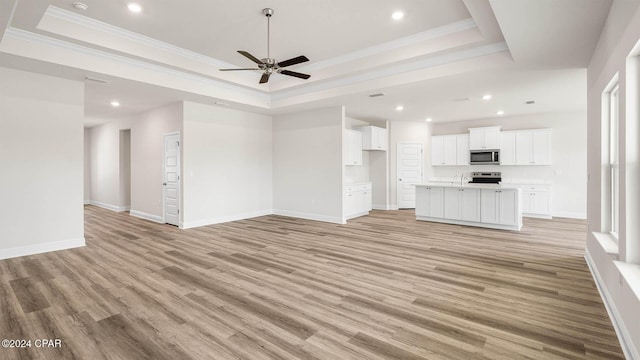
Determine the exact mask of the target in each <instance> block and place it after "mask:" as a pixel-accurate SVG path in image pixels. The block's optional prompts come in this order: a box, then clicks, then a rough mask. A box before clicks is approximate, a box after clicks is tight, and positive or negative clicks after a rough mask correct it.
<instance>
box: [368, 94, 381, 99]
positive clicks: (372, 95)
mask: <svg viewBox="0 0 640 360" xmlns="http://www.w3.org/2000/svg"><path fill="white" fill-rule="evenodd" d="M380 96H384V94H383V93H377V94H371V95H369V97H370V98H374V97H380Z"/></svg>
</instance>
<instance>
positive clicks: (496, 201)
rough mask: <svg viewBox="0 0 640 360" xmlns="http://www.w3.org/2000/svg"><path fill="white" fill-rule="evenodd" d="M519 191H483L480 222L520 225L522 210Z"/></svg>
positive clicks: (481, 193)
mask: <svg viewBox="0 0 640 360" xmlns="http://www.w3.org/2000/svg"><path fill="white" fill-rule="evenodd" d="M518 199H519V197H518V189H482V190H481V192H480V214H481V216H480V221H481V222H483V223H489V224H500V225H518V221H519V220H520V219H521V218H522V208H521V205H520V204H519V202H518Z"/></svg>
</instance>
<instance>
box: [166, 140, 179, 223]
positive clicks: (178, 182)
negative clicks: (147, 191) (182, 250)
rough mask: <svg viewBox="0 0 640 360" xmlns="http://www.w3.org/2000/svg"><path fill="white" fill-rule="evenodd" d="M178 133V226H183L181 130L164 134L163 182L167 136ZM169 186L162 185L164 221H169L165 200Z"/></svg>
mask: <svg viewBox="0 0 640 360" xmlns="http://www.w3.org/2000/svg"><path fill="white" fill-rule="evenodd" d="M173 135H178V169H179V170H178V171H179V174H178V214H179V215H178V224H179V225H178V227H179V228H182V223H183V222H182V220H181V219H182V216H183V213H182V136H181V135H180V131H175V132H170V133H166V134H162V182H163V183H164V176H165V175H166V162H165V154H166V152H167V151H166V148H165V146H166V142H165V139H166V137H167V136H173ZM166 191H167V187H166V186H165V185H162V223H163V224H166V223H167V218H166V216H167V214H166V211H165V210H166V208H165V200H166V197H167V194H166Z"/></svg>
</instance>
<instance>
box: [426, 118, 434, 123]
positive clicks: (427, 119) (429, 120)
mask: <svg viewBox="0 0 640 360" xmlns="http://www.w3.org/2000/svg"><path fill="white" fill-rule="evenodd" d="M424 121H426V122H432V121H433V119H432V118H426V119H424Z"/></svg>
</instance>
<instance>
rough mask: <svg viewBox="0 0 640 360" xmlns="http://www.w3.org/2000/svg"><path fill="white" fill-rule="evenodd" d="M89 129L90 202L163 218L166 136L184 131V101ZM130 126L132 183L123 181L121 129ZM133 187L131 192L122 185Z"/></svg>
mask: <svg viewBox="0 0 640 360" xmlns="http://www.w3.org/2000/svg"><path fill="white" fill-rule="evenodd" d="M110 120H111V121H109V122H107V123H105V124H102V125H99V126H95V127H92V128H90V133H91V140H90V142H91V203H92V204H95V205H98V206H103V207H105V208H108V209H111V210H115V211H125V210H128V207H129V205H130V207H131V214H132V215H135V216H139V217H143V218H146V219H149V220H153V221H161V220H162V215H163V212H162V196H163V188H162V161H163V156H164V154H163V152H164V143H163V140H164V139H163V136H164V135H165V134H168V133H173V132H180V131H182V103H173V104H169V105H165V106H162V107H159V108H156V109H152V110H149V111H146V112H143V113H140V114H137V115H134V116H130V117H123V118H119V119H116V120H113V119H110ZM127 129H131V137H130V140H131V144H130V151H131V176H130V185H129V184H127V183H126V182H121V180H123V178H122V177H121V166H120V159H121V147H120V139H121V136H120V131H121V130H127ZM123 186H124V187H128V186H130V188H131V192H130V200H131V201H130V204H128V201H127V199H128V196H127V195H128V194H127V193H126V192H125V191H123V189H122V187H123Z"/></svg>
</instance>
